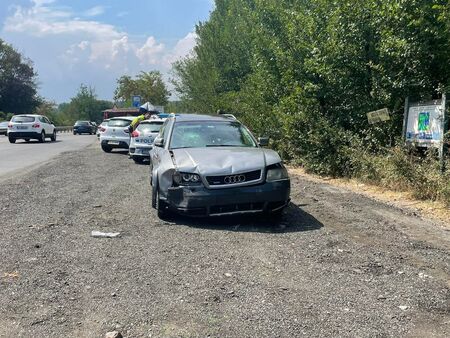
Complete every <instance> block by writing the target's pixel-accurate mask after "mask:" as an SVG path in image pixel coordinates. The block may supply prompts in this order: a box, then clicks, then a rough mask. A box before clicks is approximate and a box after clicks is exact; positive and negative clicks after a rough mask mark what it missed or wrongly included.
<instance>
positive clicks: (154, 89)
mask: <svg viewBox="0 0 450 338" xmlns="http://www.w3.org/2000/svg"><path fill="white" fill-rule="evenodd" d="M133 95H140V96H141V101H142V102H143V103H144V102H150V103H152V104H154V105H158V106H164V105H166V104H167V102H168V99H169V96H170V93H169V91H168V90H167V87H166V85H165V83H164V81H163V79H162V75H161V73H160V72H159V71H151V72H141V73H139V75H137V76H136V78H135V79H133V78H132V77H131V76H128V75H123V76H121V77H120V78H119V79H118V80H117V88H116V90H115V92H114V100H116V101H123V102H125V104H126V105H128V106H131V97H132V96H133Z"/></svg>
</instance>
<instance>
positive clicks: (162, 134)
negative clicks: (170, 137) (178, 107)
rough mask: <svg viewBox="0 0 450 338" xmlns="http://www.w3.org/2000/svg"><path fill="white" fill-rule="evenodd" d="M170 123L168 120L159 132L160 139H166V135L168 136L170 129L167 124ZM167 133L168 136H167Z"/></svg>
mask: <svg viewBox="0 0 450 338" xmlns="http://www.w3.org/2000/svg"><path fill="white" fill-rule="evenodd" d="M168 123H169V120H166V121H165V122H164V123H163V125H162V127H161V129H160V130H159V134H158V137H159V138H162V139H164V135H167V133H166V130H168V129H169V128H167V124H168ZM165 133H166V134H165Z"/></svg>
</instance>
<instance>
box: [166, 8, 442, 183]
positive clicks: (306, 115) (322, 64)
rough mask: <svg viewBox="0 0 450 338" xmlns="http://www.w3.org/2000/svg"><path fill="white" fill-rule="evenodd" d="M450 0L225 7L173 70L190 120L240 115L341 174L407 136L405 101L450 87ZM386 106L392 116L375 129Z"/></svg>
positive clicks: (300, 157) (307, 159)
mask: <svg viewBox="0 0 450 338" xmlns="http://www.w3.org/2000/svg"><path fill="white" fill-rule="evenodd" d="M449 13H450V2H449V1H448V0H445V1H444V0H336V1H328V0H216V6H215V9H214V11H213V12H212V13H211V16H210V19H209V20H208V21H207V22H204V23H200V24H199V25H198V26H197V29H196V32H197V35H198V40H197V46H196V47H195V49H194V52H193V54H192V55H191V56H189V57H188V58H186V59H184V60H181V61H179V62H177V63H175V64H174V67H173V71H174V75H175V76H174V80H173V82H174V86H175V89H176V90H177V91H178V95H179V97H180V98H181V100H182V102H183V105H184V107H185V108H186V109H188V110H190V111H192V112H201V113H214V112H215V111H216V110H217V109H224V110H227V111H229V112H232V113H236V114H237V115H239V116H240V118H241V119H242V120H244V121H245V122H246V123H248V124H249V125H250V126H251V128H252V129H253V130H254V131H255V132H256V133H257V134H261V135H262V134H264V135H270V136H272V139H273V140H274V146H275V147H277V148H278V149H279V150H280V151H282V152H283V153H284V155H285V156H287V157H290V158H291V159H294V160H297V161H298V162H300V163H303V164H305V165H307V166H309V167H310V168H311V169H312V170H314V171H316V172H321V173H326V174H333V175H341V174H346V172H345V171H348V170H350V171H351V169H352V168H351V166H352V160H351V156H350V155H349V152H350V151H351V149H352V148H354V147H356V146H358V147H364V148H365V149H367V150H368V151H373V152H376V151H378V150H379V149H380V148H382V147H384V146H390V145H394V144H395V142H396V138H397V137H398V136H399V135H400V132H401V126H402V123H401V121H402V118H403V102H404V98H405V97H406V96H411V97H414V98H415V99H430V98H437V97H439V96H440V95H441V94H442V93H443V92H445V91H447V92H449V90H450V67H449V66H448V65H449V64H450V14H449ZM384 107H388V108H389V109H390V110H391V111H392V119H391V121H389V122H388V123H385V124H382V125H369V124H368V123H367V117H366V113H367V112H369V111H371V110H375V109H379V108H384Z"/></svg>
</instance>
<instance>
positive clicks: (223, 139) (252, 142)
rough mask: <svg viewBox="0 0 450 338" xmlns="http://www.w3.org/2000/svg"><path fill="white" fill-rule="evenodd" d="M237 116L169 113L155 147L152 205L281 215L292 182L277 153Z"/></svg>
mask: <svg viewBox="0 0 450 338" xmlns="http://www.w3.org/2000/svg"><path fill="white" fill-rule="evenodd" d="M267 141H268V140H267V139H259V140H258V141H257V140H256V139H255V138H254V136H253V135H252V134H251V133H250V131H249V130H248V129H247V128H246V127H245V126H244V125H242V124H241V123H240V122H239V121H237V120H236V119H234V118H232V117H222V116H205V115H178V116H174V115H173V116H169V118H168V119H167V120H166V122H165V123H164V125H163V126H162V128H161V130H160V133H159V135H158V137H157V138H156V139H155V141H154V147H153V149H152V150H151V151H150V157H151V163H150V165H151V171H150V172H151V178H150V183H151V185H152V206H153V207H154V208H156V209H157V211H158V216H159V217H161V218H163V217H164V216H165V215H166V214H167V213H168V212H170V211H174V212H177V213H182V214H187V215H192V216H221V215H233V214H245V213H263V212H266V213H268V214H281V212H282V210H283V209H284V208H285V207H286V206H287V205H288V203H289V200H290V199H289V195H290V180H289V176H288V173H287V170H286V168H285V167H284V165H283V164H282V161H281V158H280V156H279V155H278V153H277V152H275V151H273V150H270V149H265V148H262V147H261V146H263V145H267Z"/></svg>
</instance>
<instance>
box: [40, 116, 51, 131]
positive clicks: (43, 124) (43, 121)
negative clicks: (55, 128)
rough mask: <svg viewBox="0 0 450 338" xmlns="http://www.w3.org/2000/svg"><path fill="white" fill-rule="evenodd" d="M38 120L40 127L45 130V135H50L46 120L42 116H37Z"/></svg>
mask: <svg viewBox="0 0 450 338" xmlns="http://www.w3.org/2000/svg"><path fill="white" fill-rule="evenodd" d="M39 122H40V123H41V125H42V129H41V130H44V131H45V135H50V134H51V131H50V126H49V125H48V123H47V121H46V120H45V117H44V116H39Z"/></svg>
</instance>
